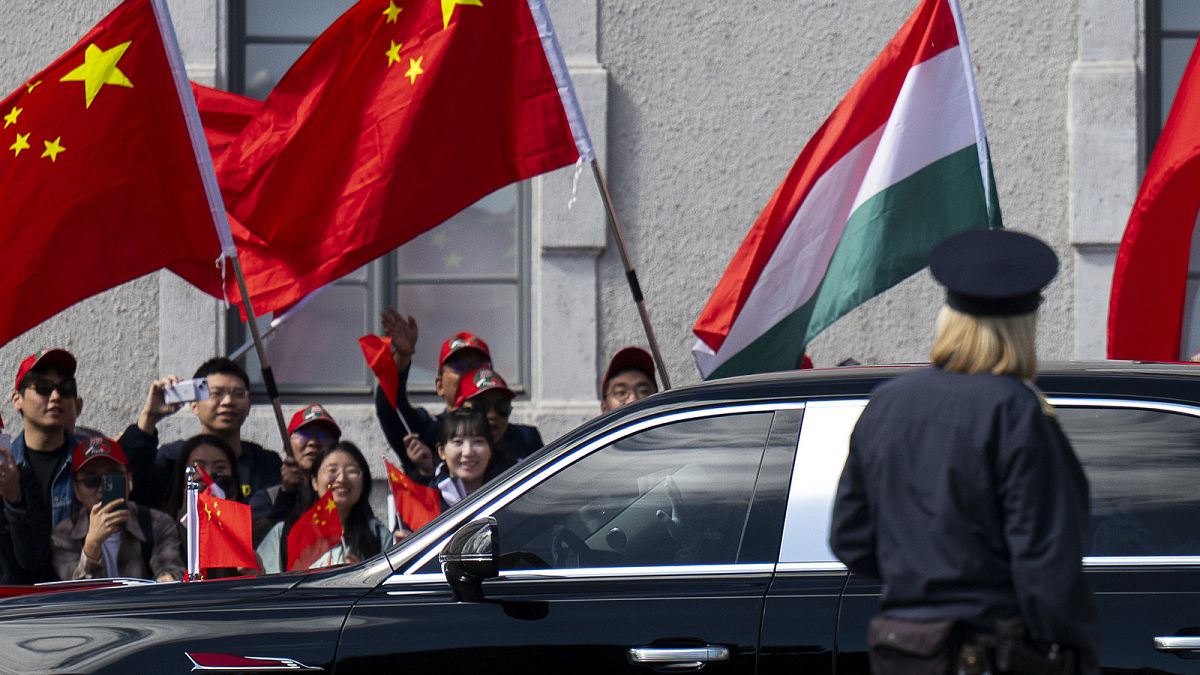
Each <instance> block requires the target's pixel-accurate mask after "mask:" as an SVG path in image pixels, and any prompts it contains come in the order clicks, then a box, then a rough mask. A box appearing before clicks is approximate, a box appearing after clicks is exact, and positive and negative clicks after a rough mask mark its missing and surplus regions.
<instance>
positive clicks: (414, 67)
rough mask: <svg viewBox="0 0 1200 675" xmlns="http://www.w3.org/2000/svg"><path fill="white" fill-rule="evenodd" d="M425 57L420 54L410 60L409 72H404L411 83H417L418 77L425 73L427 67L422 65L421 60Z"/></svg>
mask: <svg viewBox="0 0 1200 675" xmlns="http://www.w3.org/2000/svg"><path fill="white" fill-rule="evenodd" d="M424 58H425V57H424V56H418V57H417V58H415V59H409V60H408V72H406V73H404V76H405V77H407V78H408V83H409V84H416V83H417V77H418V76H420V75H424V74H425V69H424V68H422V67H421V61H422V60H424Z"/></svg>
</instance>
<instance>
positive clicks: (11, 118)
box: [4, 107, 25, 129]
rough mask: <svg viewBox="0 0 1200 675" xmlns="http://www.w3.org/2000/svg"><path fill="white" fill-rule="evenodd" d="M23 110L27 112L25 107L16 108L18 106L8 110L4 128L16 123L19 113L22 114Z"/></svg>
mask: <svg viewBox="0 0 1200 675" xmlns="http://www.w3.org/2000/svg"><path fill="white" fill-rule="evenodd" d="M23 112H25V109H24V108H16V107H14V108H13V109H12V110H10V111H8V114H7V115H5V116H4V128H5V129H7V128H8V125H10V124H16V123H17V115H20V114H21V113H23Z"/></svg>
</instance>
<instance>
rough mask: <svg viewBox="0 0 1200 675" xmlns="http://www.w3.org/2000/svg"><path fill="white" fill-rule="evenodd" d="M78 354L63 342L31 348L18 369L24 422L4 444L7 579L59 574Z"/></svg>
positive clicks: (1, 471) (0, 545) (2, 538)
mask: <svg viewBox="0 0 1200 675" xmlns="http://www.w3.org/2000/svg"><path fill="white" fill-rule="evenodd" d="M75 367H76V361H75V357H74V356H72V355H71V353H70V352H68V351H67V350H65V349H48V350H45V351H40V352H37V353H34V354H30V355H29V356H28V357H27V358H26V359H25V360H24V361H22V362H21V365H20V367H19V368H18V369H17V379H16V384H15V385H14V388H13V393H12V404H13V407H14V408H16V409H17V413H18V414H19V415H20V416H21V419H22V423H23V425H22V426H23V428H22V430H21V433H20V434H18V435H17V437H16V439H14V440H13V443H12V450H11V452H9V451H7V450H4V451H0V498H2V499H3V502H4V506H3V509H4V518H3V520H2V521H0V554H2V555H3V558H4V559H5V565H4V567H5V568H7V569H6V576H7V577H8V578H7V579H4V580H3V581H4V582H5V583H10V584H11V583H18V584H20V583H37V582H41V581H53V580H54V579H56V578H57V577H56V575H55V573H54V568H53V566H52V565H51V560H50V532H51V530H52V529H53V527H54V525H55V524H57V523H58V522H60V521H62V520H66V519H68V518H70V515H71V504H72V494H71V466H70V462H69V461H68V460H69V459H70V453H71V450H72V448H73V446H74V445H75V443H74V438H73V437H72V435H71V433H70V430H72V429H73V428H74V426H75V419H76V417H78V415H79V413H80V412H81V411H82V410H83V400H82V399H80V398H79V393H78V391H77V387H76V385H75Z"/></svg>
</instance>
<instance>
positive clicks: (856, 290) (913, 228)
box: [692, 0, 1000, 378]
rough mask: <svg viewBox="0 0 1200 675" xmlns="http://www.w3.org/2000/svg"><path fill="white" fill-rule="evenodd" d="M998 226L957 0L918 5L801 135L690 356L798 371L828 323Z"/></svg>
mask: <svg viewBox="0 0 1200 675" xmlns="http://www.w3.org/2000/svg"><path fill="white" fill-rule="evenodd" d="M987 227H1000V210H999V207H998V205H997V201H996V194H995V186H994V182H993V179H992V171H991V162H990V160H989V158H988V149H987V140H986V137H985V135H984V129H983V118H982V115H981V113H980V109H979V102H978V100H977V99H976V96H975V81H974V76H973V71H972V65H971V56H970V53H969V50H968V47H967V40H966V33H965V32H964V30H963V25H962V18H961V13H960V10H959V7H958V3H957V0H923V1H922V2H921V4H920V5H919V6H918V7H917V9H916V11H914V12H913V14H912V16H910V17H909V19H908V21H907V22H906V23H905V24H904V26H903V27H901V29H900V32H899V33H897V34H896V36H895V37H894V38H892V41H891V42H889V43H888V45H887V46H886V47H885V48H884V50H883V52H882V53H880V54H879V56H878V57H876V58H875V61H874V62H873V63H872V64H871V66H870V67H869V68H868V69H867V71H866V72H865V73H863V74H862V76H861V77H860V78H859V79H858V82H856V83H855V84H854V86H853V87H852V88H851V89H850V92H849V93H848V94H846V97H845V98H843V99H842V101H841V103H839V104H838V106H837V107H836V108H835V109H834V111H833V113H832V114H831V115H830V116H829V119H827V120H826V121H825V123H824V124H823V125H822V126H821V128H820V129H819V130H818V131H817V133H816V135H815V136H813V138H812V139H811V140H809V142H808V144H807V145H806V146H805V148H804V150H803V151H802V152H801V153H800V156H799V158H798V159H797V160H796V163H795V164H794V165H793V166H792V169H791V171H790V172H789V173H788V175H787V177H786V178H785V179H784V180H783V183H782V184H780V186H779V187H778V189H776V191H775V194H774V195H773V196H772V197H771V200H770V202H768V203H767V206H766V208H765V209H764V210H763V212H762V214H761V215H759V217H758V220H756V221H755V223H754V226H753V227H752V228H751V229H750V233H749V234H748V235H747V236H746V238H745V240H744V241H743V242H742V244H741V247H740V248H739V249H738V251H737V253H736V254H734V257H733V260H732V261H731V262H730V263H729V267H728V268H727V269H726V270H725V274H724V276H723V277H722V278H721V280H720V281H719V282H718V283H717V287H716V289H714V290H713V293H712V296H711V297H710V298H709V300H708V304H707V305H706V306H705V308H704V310H703V312H701V314H700V317H699V318H698V319H697V320H696V325H695V326H694V328H693V329H692V330H693V332H694V333H695V334H696V336H697V337H698V338H699V340H698V341H697V342H696V345H695V346H694V347H693V348H692V355H693V357H694V358H695V360H696V365H697V367H698V368H699V370H700V373H701V375H702V376H703V377H705V378H714V377H725V376H728V375H737V374H744V373H756V372H766V371H774V370H787V369H792V368H798V367H799V366H800V360H801V358H802V357H803V354H804V351H805V346H806V345H807V344H808V342H809V341H810V340H812V339H813V337H815V336H816V335H817V334H818V333H820V332H821V331H822V330H824V329H825V328H827V327H829V325H830V324H832V323H833V322H834V321H836V320H837V319H838V318H839V317H841V316H842V315H844V314H846V313H847V312H849V311H850V310H851V309H853V308H854V307H857V306H858V305H860V304H862V303H863V302H865V301H867V300H868V299H870V298H872V297H874V296H875V295H878V294H879V293H882V292H883V291H885V290H887V289H888V288H891V287H892V286H894V285H896V284H897V283H899V282H900V281H903V280H904V279H905V278H907V277H909V276H911V275H912V274H914V273H915V272H917V271H918V270H920V269H921V268H922V267H924V266H925V262H926V257H927V256H928V254H929V252H930V251H931V250H932V249H933V248H934V247H935V246H936V245H937V244H938V242H940V241H942V240H943V239H945V238H947V237H949V236H951V235H953V234H957V233H959V232H961V231H964V230H968V229H975V228H987Z"/></svg>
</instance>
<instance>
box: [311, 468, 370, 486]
mask: <svg viewBox="0 0 1200 675" xmlns="http://www.w3.org/2000/svg"><path fill="white" fill-rule="evenodd" d="M339 473H340V474H342V475H343V476H345V477H346V478H350V479H355V478H362V475H363V472H362V469H360V468H358V466H357V465H354V464H351V465H348V466H334V465H330V466H326V467H322V468H321V472H320V474H318V475H320V477H321V480H322V481H323V482H332V481H333V479H334V478H337V476H338V474H339Z"/></svg>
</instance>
